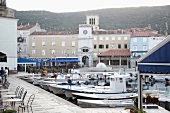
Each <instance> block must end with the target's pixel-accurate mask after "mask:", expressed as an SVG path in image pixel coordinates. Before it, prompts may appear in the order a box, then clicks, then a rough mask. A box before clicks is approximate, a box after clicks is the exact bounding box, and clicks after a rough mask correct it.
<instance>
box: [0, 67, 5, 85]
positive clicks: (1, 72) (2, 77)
mask: <svg viewBox="0 0 170 113" xmlns="http://www.w3.org/2000/svg"><path fill="white" fill-rule="evenodd" d="M4 74H5V70H4V68H3V67H1V71H0V76H1V83H2V84H3V83H4Z"/></svg>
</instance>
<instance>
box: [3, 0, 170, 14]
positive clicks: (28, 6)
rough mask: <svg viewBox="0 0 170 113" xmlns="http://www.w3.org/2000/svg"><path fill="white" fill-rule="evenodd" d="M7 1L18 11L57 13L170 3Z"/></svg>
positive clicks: (147, 0)
mask: <svg viewBox="0 0 170 113" xmlns="http://www.w3.org/2000/svg"><path fill="white" fill-rule="evenodd" d="M6 2H7V7H9V8H12V9H15V10H17V11H28V10H45V11H51V12H56V13H63V12H79V11H88V10H96V9H103V8H124V7H140V6H165V5H170V0H6Z"/></svg>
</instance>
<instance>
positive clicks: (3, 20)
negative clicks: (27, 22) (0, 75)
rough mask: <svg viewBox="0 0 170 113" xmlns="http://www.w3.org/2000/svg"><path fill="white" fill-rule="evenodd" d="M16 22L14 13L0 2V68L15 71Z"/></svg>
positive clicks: (3, 2) (4, 1) (2, 1)
mask: <svg viewBox="0 0 170 113" xmlns="http://www.w3.org/2000/svg"><path fill="white" fill-rule="evenodd" d="M17 22H18V19H16V18H15V17H14V11H13V10H12V9H9V8H8V7H7V6H6V0H1V1H0V28H1V29H0V42H1V44H0V67H3V68H5V67H8V68H9V70H15V71H16V70H17Z"/></svg>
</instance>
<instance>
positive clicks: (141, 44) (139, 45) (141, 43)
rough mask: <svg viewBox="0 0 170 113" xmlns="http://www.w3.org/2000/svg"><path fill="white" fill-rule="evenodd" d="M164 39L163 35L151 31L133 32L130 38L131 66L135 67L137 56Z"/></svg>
mask: <svg viewBox="0 0 170 113" xmlns="http://www.w3.org/2000/svg"><path fill="white" fill-rule="evenodd" d="M164 39H165V36H164V35H160V34H157V33H156V34H155V33H152V32H134V33H132V36H131V38H130V51H131V53H132V55H131V67H136V61H137V60H138V58H140V57H141V56H143V55H144V54H145V53H147V52H148V51H149V50H150V49H152V48H153V47H155V46H156V45H157V44H159V43H160V42H161V41H163V40H164Z"/></svg>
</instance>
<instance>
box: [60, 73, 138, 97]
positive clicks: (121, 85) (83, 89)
mask: <svg viewBox="0 0 170 113" xmlns="http://www.w3.org/2000/svg"><path fill="white" fill-rule="evenodd" d="M127 77H129V76H128V75H119V74H115V75H112V76H110V79H109V80H110V86H91V87H89V86H88V85H83V86H75V85H74V86H71V87H62V86H57V87H60V88H62V89H63V90H64V93H65V95H66V97H72V98H73V93H89V94H115V95H117V99H118V97H119V98H120V99H121V96H119V95H120V94H122V93H124V94H126V93H127V94H129V92H127V88H126V79H127ZM134 94H135V93H134ZM124 98H125V99H126V98H129V97H126V96H125V97H124Z"/></svg>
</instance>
